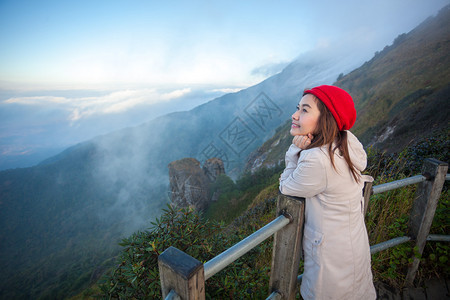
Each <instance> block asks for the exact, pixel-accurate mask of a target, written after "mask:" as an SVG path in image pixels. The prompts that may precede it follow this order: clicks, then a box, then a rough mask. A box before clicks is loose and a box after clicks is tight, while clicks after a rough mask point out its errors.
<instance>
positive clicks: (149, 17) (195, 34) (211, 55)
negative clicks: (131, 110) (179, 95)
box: [0, 0, 449, 89]
mask: <svg viewBox="0 0 450 300" xmlns="http://www.w3.org/2000/svg"><path fill="white" fill-rule="evenodd" d="M448 3H449V1H443V0H421V1H419V0H381V1H365V0H358V1H331V0H327V1H323V0H322V1H320V0H319V1H264V0H258V1H195V0H194V1H148V0H146V1H133V0H131V1H111V0H109V1H101V0H100V1H21V0H14V1H9V0H1V1H0V38H1V41H2V43H1V44H2V46H0V66H1V67H0V81H1V87H2V88H10V87H15V88H17V87H21V88H24V87H29V88H30V87H34V88H42V87H46V88H52V89H53V88H61V87H66V88H67V87H68V88H86V87H91V88H95V87H112V86H117V85H119V86H130V85H132V86H136V85H150V86H153V87H155V86H174V85H178V86H182V85H195V84H215V85H222V86H224V87H226V86H248V85H252V84H255V83H257V82H258V81H260V80H261V79H263V78H262V77H264V75H266V74H259V73H257V72H252V71H254V70H256V69H258V68H261V67H263V66H267V65H273V66H277V65H282V64H283V63H286V62H289V61H291V60H293V59H294V58H295V57H297V56H298V55H300V54H301V53H304V52H307V51H311V50H314V49H315V48H317V47H323V46H326V45H329V44H333V43H334V42H336V41H338V40H341V39H344V40H345V39H348V38H349V37H353V36H359V37H364V38H365V39H366V40H367V41H366V42H367V44H372V45H371V46H372V47H374V46H378V47H383V46H384V45H383V44H384V43H386V42H392V39H393V38H395V36H397V35H398V34H399V33H402V32H404V31H408V30H410V29H412V28H413V27H414V26H415V25H417V24H418V22H420V21H421V20H423V19H425V18H426V17H427V16H429V15H432V14H434V13H436V11H437V10H438V9H439V8H441V7H442V6H444V5H446V4H448ZM262 69H264V68H262Z"/></svg>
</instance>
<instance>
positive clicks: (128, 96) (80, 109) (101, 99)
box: [4, 88, 191, 122]
mask: <svg viewBox="0 0 450 300" xmlns="http://www.w3.org/2000/svg"><path fill="white" fill-rule="evenodd" d="M190 92H191V89H190V88H184V89H175V90H170V91H160V90H157V89H135V90H122V91H115V92H110V93H108V94H105V95H101V96H93V97H55V96H34V97H13V98H9V99H7V100H5V101H4V103H5V104H19V105H33V106H49V105H53V106H58V108H60V109H61V108H62V109H64V110H65V111H68V112H69V114H68V117H67V118H68V120H69V121H71V122H75V121H78V120H80V119H83V118H88V117H90V116H93V115H102V114H117V113H123V112H126V111H128V110H130V109H132V108H134V107H136V106H139V105H152V104H156V103H161V102H167V101H171V100H174V99H177V98H181V97H183V96H185V95H187V94H189V93H190Z"/></svg>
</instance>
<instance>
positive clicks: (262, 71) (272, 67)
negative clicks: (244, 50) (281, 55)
mask: <svg viewBox="0 0 450 300" xmlns="http://www.w3.org/2000/svg"><path fill="white" fill-rule="evenodd" d="M287 65H288V63H287V62H277V63H268V64H265V65H262V66H259V67H257V68H255V69H253V70H252V72H251V74H252V75H254V76H262V77H270V76H272V75H275V74H277V73H279V72H281V71H282V70H283V68H284V67H286V66H287Z"/></svg>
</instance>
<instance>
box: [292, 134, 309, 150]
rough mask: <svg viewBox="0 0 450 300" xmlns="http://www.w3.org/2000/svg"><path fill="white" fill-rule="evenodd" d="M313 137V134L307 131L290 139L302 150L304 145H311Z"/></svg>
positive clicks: (304, 147)
mask: <svg viewBox="0 0 450 300" xmlns="http://www.w3.org/2000/svg"><path fill="white" fill-rule="evenodd" d="M313 138H314V136H313V135H312V134H311V133H308V134H307V135H296V136H294V138H293V139H292V144H294V145H295V146H297V147H299V148H300V149H302V150H305V149H306V147H308V146H309V145H311V141H312V139H313Z"/></svg>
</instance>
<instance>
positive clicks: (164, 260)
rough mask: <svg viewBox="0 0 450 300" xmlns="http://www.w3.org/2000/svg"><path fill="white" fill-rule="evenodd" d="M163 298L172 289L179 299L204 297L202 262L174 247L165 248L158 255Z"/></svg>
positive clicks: (201, 299) (201, 298)
mask: <svg viewBox="0 0 450 300" xmlns="http://www.w3.org/2000/svg"><path fill="white" fill-rule="evenodd" d="M158 266H159V276H160V279H161V292H162V296H163V298H165V297H166V296H167V294H169V293H170V291H171V290H174V291H175V292H176V293H177V294H178V295H179V296H180V298H181V299H183V300H184V299H186V300H187V299H189V300H190V299H200V300H203V299H205V276H204V269H203V264H202V263H201V262H200V261H198V260H197V259H195V258H193V257H192V256H190V255H188V254H186V253H184V252H183V251H181V250H178V249H177V248H175V247H169V248H167V249H166V250H165V251H164V252H163V253H161V255H160V256H159V257H158Z"/></svg>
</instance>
